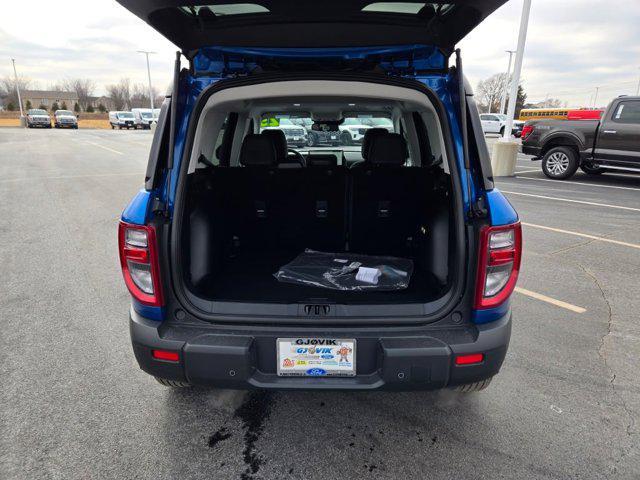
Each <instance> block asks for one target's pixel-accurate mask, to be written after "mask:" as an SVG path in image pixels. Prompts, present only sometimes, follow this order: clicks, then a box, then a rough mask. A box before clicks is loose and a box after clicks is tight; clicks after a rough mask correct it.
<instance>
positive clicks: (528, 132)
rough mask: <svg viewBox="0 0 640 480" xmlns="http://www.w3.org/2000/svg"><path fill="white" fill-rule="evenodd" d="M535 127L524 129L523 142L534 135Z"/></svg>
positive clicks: (527, 126)
mask: <svg viewBox="0 0 640 480" xmlns="http://www.w3.org/2000/svg"><path fill="white" fill-rule="evenodd" d="M533 130H534V126H533V125H525V126H524V127H523V128H522V140H526V139H527V137H528V136H529V135H531V134H532V133H533Z"/></svg>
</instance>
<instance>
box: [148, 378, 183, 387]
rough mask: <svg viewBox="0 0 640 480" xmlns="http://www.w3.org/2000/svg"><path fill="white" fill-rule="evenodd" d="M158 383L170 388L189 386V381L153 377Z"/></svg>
mask: <svg viewBox="0 0 640 480" xmlns="http://www.w3.org/2000/svg"><path fill="white" fill-rule="evenodd" d="M153 378H155V379H156V381H157V382H158V383H159V384H160V385H164V386H165V387H171V388H189V387H191V384H190V383H187V382H179V381H177V380H167V379H166V378H160V377H153Z"/></svg>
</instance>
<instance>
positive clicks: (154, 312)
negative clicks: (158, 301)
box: [131, 298, 165, 322]
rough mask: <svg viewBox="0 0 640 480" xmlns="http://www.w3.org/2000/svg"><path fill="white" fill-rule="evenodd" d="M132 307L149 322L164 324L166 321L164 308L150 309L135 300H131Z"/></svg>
mask: <svg viewBox="0 0 640 480" xmlns="http://www.w3.org/2000/svg"><path fill="white" fill-rule="evenodd" d="M131 305H132V306H133V309H134V310H135V311H136V313H137V314H139V315H142V316H143V317H145V318H148V319H149V320H155V321H156V322H162V321H163V320H164V314H165V309H164V308H163V307H149V306H147V305H143V304H141V303H139V302H137V301H136V300H134V299H133V298H132V299H131Z"/></svg>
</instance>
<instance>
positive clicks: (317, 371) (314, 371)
mask: <svg viewBox="0 0 640 480" xmlns="http://www.w3.org/2000/svg"><path fill="white" fill-rule="evenodd" d="M326 374H327V372H326V370H323V369H322V368H310V369H309V370H307V375H310V376H312V377H322V376H323V375H326Z"/></svg>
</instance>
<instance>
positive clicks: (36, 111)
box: [27, 108, 47, 115]
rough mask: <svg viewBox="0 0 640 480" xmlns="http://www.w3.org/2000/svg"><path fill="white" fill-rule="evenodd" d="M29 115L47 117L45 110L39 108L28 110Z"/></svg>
mask: <svg viewBox="0 0 640 480" xmlns="http://www.w3.org/2000/svg"><path fill="white" fill-rule="evenodd" d="M27 113H28V114H29V115H47V111H46V110H41V109H39V108H34V109H32V110H29V112H27Z"/></svg>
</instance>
